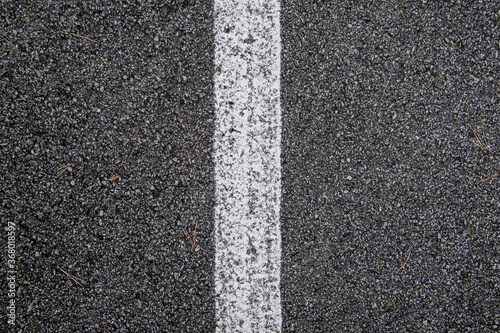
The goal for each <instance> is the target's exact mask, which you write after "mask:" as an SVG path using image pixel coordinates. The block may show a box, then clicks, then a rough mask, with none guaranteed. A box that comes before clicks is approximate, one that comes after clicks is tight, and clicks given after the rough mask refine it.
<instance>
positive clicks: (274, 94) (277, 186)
mask: <svg viewBox="0 0 500 333" xmlns="http://www.w3.org/2000/svg"><path fill="white" fill-rule="evenodd" d="M214 15H215V76H214V88H215V110H216V125H215V137H214V153H213V156H214V162H215V183H216V185H215V186H216V190H215V198H216V204H215V249H216V253H215V291H216V320H217V332H280V331H281V295H280V268H281V263H280V261H281V234H280V224H279V216H280V199H281V164H280V155H281V148H280V140H281V109H280V95H279V94H280V52H281V45H280V43H281V41H280V4H279V0H215V4H214Z"/></svg>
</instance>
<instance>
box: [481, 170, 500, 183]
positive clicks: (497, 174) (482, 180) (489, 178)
mask: <svg viewBox="0 0 500 333" xmlns="http://www.w3.org/2000/svg"><path fill="white" fill-rule="evenodd" d="M497 176H500V173H498V172H495V173H494V174H492V175H491V176H489V177H488V178H484V179H481V180H480V181H478V183H482V182H485V181H488V180H492V179H493V178H495V177H497Z"/></svg>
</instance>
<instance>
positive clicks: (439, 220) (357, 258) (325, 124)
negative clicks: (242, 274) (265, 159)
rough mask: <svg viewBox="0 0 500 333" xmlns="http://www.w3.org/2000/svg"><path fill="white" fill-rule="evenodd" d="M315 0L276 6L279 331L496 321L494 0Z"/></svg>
mask: <svg viewBox="0 0 500 333" xmlns="http://www.w3.org/2000/svg"><path fill="white" fill-rule="evenodd" d="M314 3H315V4H314V5H311V4H310V3H308V2H303V1H284V5H283V7H282V30H283V38H282V42H283V51H282V58H283V61H282V63H283V65H282V101H283V102H282V103H283V104H282V108H283V139H282V164H283V199H282V215H281V221H282V225H281V228H282V236H283V242H282V243H283V253H282V280H281V283H282V304H283V320H284V323H283V329H284V331H287V332H292V331H293V332H493V331H498V330H499V327H500V255H499V252H500V251H499V250H500V233H499V230H500V226H499V223H500V196H499V179H498V178H497V179H494V180H492V181H491V182H482V183H480V184H478V180H481V179H484V178H487V177H488V176H490V175H493V174H494V173H495V172H498V171H499V170H500V159H499V153H500V113H499V106H500V103H499V102H500V98H499V97H500V96H499V94H500V85H499V82H500V80H499V79H500V66H499V63H500V62H499V61H500V58H499V51H500V44H499V43H500V40H499V37H500V24H499V23H500V21H499V20H500V16H499V15H500V12H499V10H500V3H499V2H498V1H496V2H495V1H488V2H487V1H484V2H477V1H476V2H467V3H462V4H460V3H459V2H457V1H451V2H448V3H446V4H445V3H443V4H436V3H435V2H433V1H429V2H428V3H427V4H425V1H406V2H401V1H387V2H385V1H384V2H382V1H373V2H366V3H365V2H362V3H363V4H361V2H358V1H322V2H321V1H317V2H314ZM445 38H446V40H447V41H448V42H449V44H448V43H447V42H446V40H445ZM483 126H484V133H485V135H486V137H487V138H488V142H489V144H490V146H491V150H492V152H493V153H488V152H486V151H484V150H481V149H480V148H478V147H476V146H474V145H473V144H472V142H471V141H470V139H471V138H472V139H474V134H473V127H478V128H479V129H480V132H481V134H482V128H483ZM408 255H409V257H408ZM407 258H408V261H407V263H406V265H405V267H403V268H402V269H401V270H400V271H399V272H397V271H398V269H399V268H400V267H401V264H402V263H404V262H405V261H406V259H407Z"/></svg>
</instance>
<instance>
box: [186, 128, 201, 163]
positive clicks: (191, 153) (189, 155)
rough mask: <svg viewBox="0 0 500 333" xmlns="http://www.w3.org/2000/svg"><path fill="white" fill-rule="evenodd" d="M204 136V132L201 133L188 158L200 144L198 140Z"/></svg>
mask: <svg viewBox="0 0 500 333" xmlns="http://www.w3.org/2000/svg"><path fill="white" fill-rule="evenodd" d="M202 136H203V133H201V134H200V136H199V137H198V140H196V143H195V144H194V146H193V148H191V151H190V152H189V156H188V158H189V157H191V155H192V154H193V152H194V149H195V148H196V146H197V145H198V142H200V139H201V137H202Z"/></svg>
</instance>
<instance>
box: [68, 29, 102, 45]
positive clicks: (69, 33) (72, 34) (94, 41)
mask: <svg viewBox="0 0 500 333" xmlns="http://www.w3.org/2000/svg"><path fill="white" fill-rule="evenodd" d="M64 33H65V34H66V35H71V36H75V37H80V38H83V39H86V40H89V41H91V42H93V43H98V41H96V40H93V39H90V38H88V37H85V36H80V35H77V34H74V33H71V32H68V31H65V32H64Z"/></svg>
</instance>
